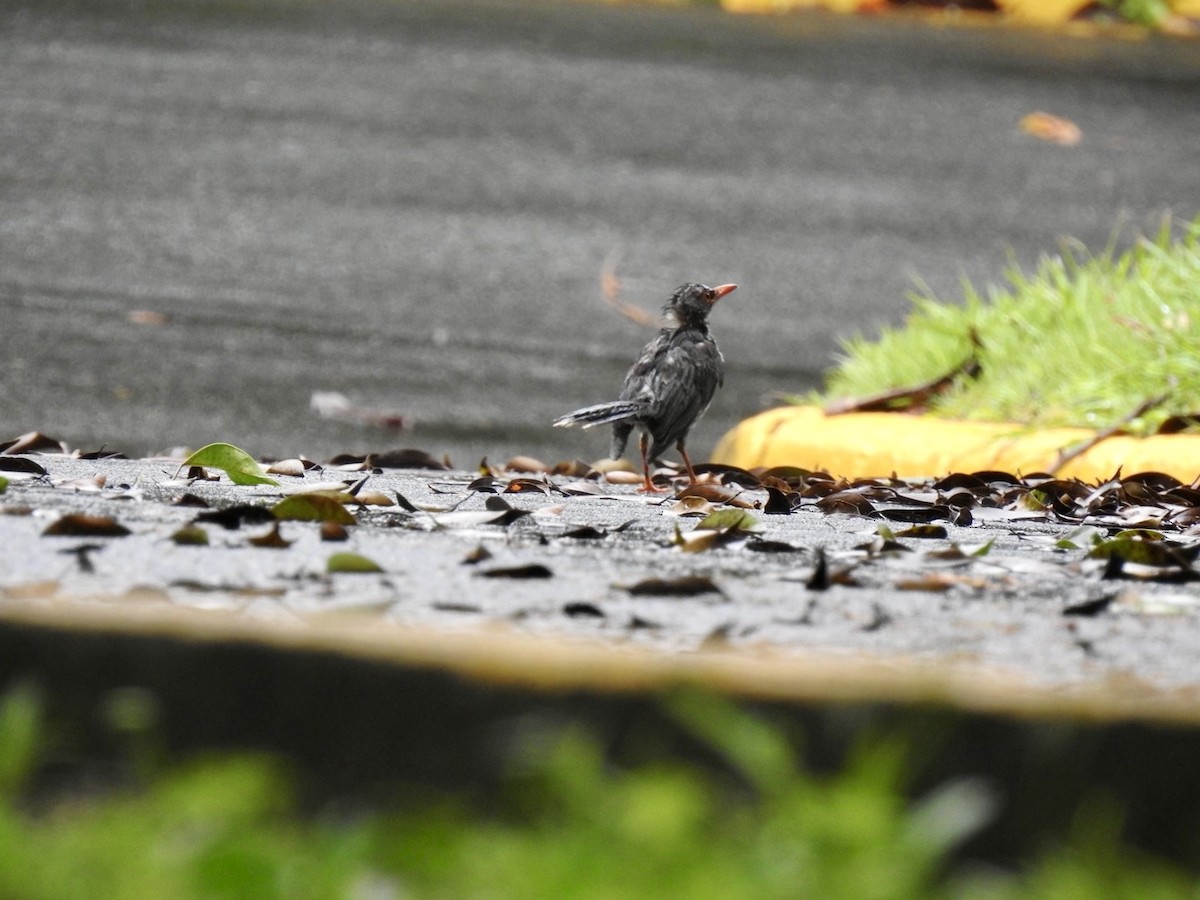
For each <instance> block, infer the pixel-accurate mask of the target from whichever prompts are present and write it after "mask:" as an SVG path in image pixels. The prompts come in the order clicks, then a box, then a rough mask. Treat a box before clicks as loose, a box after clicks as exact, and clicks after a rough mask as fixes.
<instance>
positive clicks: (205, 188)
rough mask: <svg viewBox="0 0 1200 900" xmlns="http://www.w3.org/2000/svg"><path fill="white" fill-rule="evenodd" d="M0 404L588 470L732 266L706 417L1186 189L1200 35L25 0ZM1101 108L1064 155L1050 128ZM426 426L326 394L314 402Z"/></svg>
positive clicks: (703, 428)
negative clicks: (858, 336) (574, 464)
mask: <svg viewBox="0 0 1200 900" xmlns="http://www.w3.org/2000/svg"><path fill="white" fill-rule="evenodd" d="M0 83H3V84H4V90H3V91H0V311H2V313H3V326H2V327H0V426H2V427H3V434H2V435H0V436H3V437H12V436H15V435H16V434H19V433H21V432H24V431H27V430H31V429H35V428H37V429H41V430H43V431H46V432H49V433H52V434H56V435H57V436H59V437H62V438H64V439H66V440H68V441H69V442H70V443H71V444H72V445H73V446H83V447H91V448H94V447H97V446H100V445H107V446H109V447H114V448H118V449H121V450H124V451H125V452H127V453H129V454H131V455H146V454H151V453H157V452H160V451H162V450H164V449H165V448H168V447H175V446H181V445H182V446H192V447H195V446H199V445H201V444H205V443H207V442H209V441H212V440H227V441H231V442H233V443H236V444H239V445H241V446H244V447H246V448H247V449H249V450H251V451H252V452H254V453H255V454H260V455H275V456H279V455H291V454H296V453H304V454H307V455H308V456H311V457H313V458H317V459H321V458H326V457H328V456H329V455H330V454H332V453H334V452H338V451H347V450H378V449H382V448H385V447H389V446H396V445H415V446H419V447H422V448H424V449H427V450H429V451H431V452H433V453H434V454H436V455H439V456H440V455H442V454H449V455H450V457H451V458H452V459H453V460H454V462H455V463H456V464H458V465H459V466H463V467H471V466H473V465H474V464H475V463H476V461H477V460H478V458H479V457H481V456H489V457H490V458H493V459H505V458H507V457H508V456H511V455H513V454H516V453H531V454H534V455H537V456H541V457H543V458H547V459H558V458H569V457H575V456H578V457H582V458H585V459H592V458H595V457H596V456H597V455H599V453H600V452H601V451H602V450H603V444H604V440H603V438H602V437H599V438H597V437H596V436H595V435H592V434H581V433H577V432H564V431H561V430H554V429H552V428H550V427H549V423H550V422H551V421H552V420H553V418H554V417H555V416H557V415H559V414H561V413H563V412H565V411H567V410H570V409H574V408H576V407H579V406H581V405H584V404H586V403H589V402H595V401H599V400H603V399H606V398H608V397H610V396H612V395H613V394H614V393H615V392H616V390H617V388H618V385H619V383H620V379H621V377H622V375H623V373H624V370H625V368H626V367H627V365H628V364H629V362H630V361H631V360H632V359H633V358H634V357H635V356H636V353H637V350H638V349H639V348H640V346H641V345H642V343H644V341H645V340H646V339H647V337H648V335H647V333H646V332H645V331H644V330H643V329H642V328H640V327H639V326H637V325H635V324H633V323H632V322H630V321H628V320H626V319H624V318H621V317H620V316H618V315H616V314H615V313H614V312H613V311H612V310H611V309H610V308H608V307H607V306H606V305H605V304H604V302H603V301H602V299H601V294H600V289H599V285H600V276H601V273H602V271H603V270H604V269H605V267H606V264H613V265H614V266H615V271H616V273H617V275H618V276H619V278H620V279H621V282H622V285H623V291H622V295H621V296H622V299H623V300H626V301H628V302H631V303H635V304H638V305H640V306H643V307H647V308H655V307H657V306H658V305H659V304H661V303H662V302H663V301H664V300H665V299H666V297H667V296H668V294H669V292H670V290H671V289H672V288H673V287H674V286H675V285H676V284H678V283H680V282H682V281H685V280H710V281H714V282H724V281H734V282H737V283H739V284H740V285H741V288H740V289H739V291H738V293H737V294H736V299H733V298H731V301H732V302H731V303H730V304H729V306H728V307H727V308H725V309H721V310H719V311H718V314H717V315H716V316H715V317H714V322H713V325H714V330H715V332H716V334H717V335H718V337H719V339H720V341H721V345H722V347H723V349H724V351H725V354H726V357H727V360H728V373H729V374H728V378H727V383H726V387H725V389H724V390H723V391H722V392H721V393H719V394H718V397H717V400H716V402H715V404H714V406H713V408H712V409H711V410H710V412H709V415H708V416H707V418H706V419H704V420H703V421H702V422H701V424H700V426H699V428H698V430H697V432H696V435H695V438H694V441H693V446H694V448H695V450H696V456H697V457H700V456H702V455H703V454H704V453H705V452H706V450H707V449H708V448H710V447H711V446H712V443H713V442H714V440H715V439H716V437H717V436H718V435H720V434H721V433H722V432H724V431H725V430H726V429H727V428H729V427H730V426H732V425H733V424H734V423H735V422H736V421H738V420H739V419H740V418H742V417H744V416H746V415H749V414H751V413H753V412H755V411H757V410H758V409H760V408H762V407H763V405H764V404H767V403H770V402H771V401H770V394H771V392H772V391H776V390H785V391H796V390H804V389H806V388H809V387H812V386H813V385H815V384H816V383H817V380H818V378H819V373H820V371H821V370H822V369H823V368H825V367H826V366H827V365H829V364H830V363H831V361H832V360H833V359H834V357H835V355H836V352H837V340H838V337H839V336H841V335H846V334H848V333H850V332H853V331H856V330H863V331H866V332H871V331H873V330H874V329H875V328H876V327H877V326H878V325H879V324H880V323H884V322H888V323H894V322H897V321H899V320H900V319H901V318H902V317H903V315H904V313H905V310H906V308H907V300H906V299H905V294H906V292H907V291H908V290H909V289H910V288H911V286H912V285H913V282H914V278H920V279H923V280H924V281H925V282H927V283H928V284H929V285H930V286H931V287H932V288H933V289H935V290H936V291H938V292H939V293H941V294H943V295H945V296H948V297H952V296H954V295H955V292H956V288H957V285H958V282H959V279H960V278H961V277H963V276H967V277H970V278H971V279H973V280H975V281H976V282H979V283H985V282H995V281H998V280H1000V279H1001V278H1002V273H1003V269H1004V267H1005V265H1006V264H1007V262H1008V259H1009V255H1010V254H1011V255H1012V256H1014V257H1015V258H1016V259H1018V260H1020V261H1022V262H1023V263H1026V264H1028V263H1030V262H1032V260H1034V259H1035V258H1036V256H1037V254H1039V253H1041V252H1047V251H1053V250H1054V249H1055V248H1056V246H1057V242H1058V241H1059V239H1060V238H1062V237H1064V236H1071V237H1073V238H1076V239H1079V240H1081V241H1082V242H1084V243H1085V244H1087V245H1089V246H1091V247H1093V248H1099V247H1102V246H1103V245H1104V244H1105V243H1106V242H1107V241H1108V240H1109V238H1110V236H1111V235H1112V234H1113V232H1114V229H1118V228H1124V229H1126V231H1125V233H1126V234H1128V233H1129V231H1130V230H1131V229H1137V228H1147V227H1149V228H1153V227H1156V226H1157V223H1158V222H1159V220H1160V218H1161V217H1162V216H1163V215H1164V214H1165V213H1167V212H1172V213H1174V215H1176V216H1177V217H1179V218H1182V219H1189V218H1192V217H1194V216H1195V215H1196V214H1197V213H1198V212H1200V167H1197V166H1196V165H1195V136H1196V135H1197V134H1200V103H1197V102H1196V101H1197V99H1198V96H1200V50H1198V49H1197V46H1196V44H1195V43H1194V42H1192V43H1189V42H1169V41H1157V40H1155V41H1147V42H1140V43H1127V42H1119V43H1118V42H1104V41H1089V40H1078V39H1069V38H1064V37H1061V36H1038V35H1034V34H1030V33H1004V32H999V31H995V30H992V29H982V30H972V29H938V28H930V27H927V26H925V25H920V24H913V23H909V22H895V21H877V20H872V19H861V18H852V17H851V18H846V17H829V16H823V15H816V14H813V15H805V16H797V17H783V18H759V17H732V16H726V15H723V14H721V13H719V12H718V11H716V10H714V9H696V10H675V9H657V8H644V7H639V6H636V5H630V6H608V5H595V6H593V5H590V4H575V3H571V4H558V3H551V4H543V3H520V4H510V3H487V4H483V3H480V4H473V3H459V2H437V3H433V2H422V0H415V2H405V3H383V2H379V3H376V2H362V0H351V2H339V3H336V4H333V3H329V4H315V5H314V4H292V3H280V2H269V0H252V2H249V3H237V4H225V3H217V4H214V3H211V2H191V0H182V2H167V0H149V2H137V3H133V2H128V3H127V2H119V0H99V2H87V3H82V2H79V3H76V2H70V0H38V2H22V0H18V2H9V3H6V4H5V5H4V10H3V11H2V12H0ZM1035 110H1045V111H1047V112H1051V113H1055V114H1058V115H1062V116H1066V117H1068V118H1070V119H1072V120H1073V121H1075V122H1077V123H1078V125H1079V126H1080V127H1081V129H1082V132H1083V140H1082V142H1081V143H1080V145H1079V146H1077V147H1071V148H1067V147H1060V146H1055V145H1052V144H1047V143H1044V142H1041V141H1038V140H1036V139H1034V138H1032V137H1030V136H1028V135H1025V134H1022V133H1021V132H1020V131H1019V129H1018V127H1017V123H1018V121H1019V120H1020V119H1021V117H1022V116H1024V115H1025V114H1027V113H1029V112H1032V111H1035ZM319 391H334V392H340V393H343V394H345V395H346V396H348V397H349V398H350V400H351V402H352V403H353V404H355V405H358V406H361V407H366V408H370V409H374V410H384V411H394V412H396V413H398V414H401V415H403V416H404V417H406V419H407V422H408V424H409V430H408V431H407V432H405V433H402V434H396V433H393V432H389V431H385V430H381V429H376V428H371V427H365V426H361V425H355V424H347V423H344V422H341V421H337V420H330V419H324V418H320V417H318V416H317V415H315V414H314V413H313V412H311V411H310V398H311V396H312V394H313V393H314V392H319Z"/></svg>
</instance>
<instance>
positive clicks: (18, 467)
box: [0, 456, 48, 475]
mask: <svg viewBox="0 0 1200 900" xmlns="http://www.w3.org/2000/svg"><path fill="white" fill-rule="evenodd" d="M0 472H20V473H22V474H25V475H46V474H48V473H47V472H46V470H45V469H43V468H42V467H41V466H39V465H38V464H37V463H35V462H34V461H33V460H32V459H24V458H22V457H20V456H0Z"/></svg>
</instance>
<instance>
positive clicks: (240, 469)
mask: <svg viewBox="0 0 1200 900" xmlns="http://www.w3.org/2000/svg"><path fill="white" fill-rule="evenodd" d="M186 466H204V467H205V468H208V469H220V470H221V471H222V472H224V473H225V474H226V475H228V476H229V480H230V481H232V482H233V483H234V484H243V485H250V484H269V485H272V486H274V487H278V486H279V482H278V481H276V480H275V479H274V478H268V477H267V476H266V475H264V474H263V473H262V466H260V465H259V464H258V461H257V460H255V458H254V457H253V456H251V455H250V454H249V453H247V452H246V451H245V450H243V449H241V448H240V447H235V446H233V444H224V443H220V442H218V443H215V444H209V445H208V446H206V447H201V448H200V449H199V450H197V451H196V452H195V453H193V454H192V455H191V456H189V457H188V458H187V459H185V460H184V461H183V465H182V466H180V468H181V469H182V468H184V467H186Z"/></svg>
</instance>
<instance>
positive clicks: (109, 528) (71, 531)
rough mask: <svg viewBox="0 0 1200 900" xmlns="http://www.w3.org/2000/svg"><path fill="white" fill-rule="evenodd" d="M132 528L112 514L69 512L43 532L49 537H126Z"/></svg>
mask: <svg viewBox="0 0 1200 900" xmlns="http://www.w3.org/2000/svg"><path fill="white" fill-rule="evenodd" d="M131 533H132V532H130V530H129V529H128V528H126V527H125V526H124V525H121V524H120V523H119V522H117V520H116V519H114V518H112V517H111V516H91V515H86V514H84V513H67V514H66V515H65V516H63V517H62V518H60V519H59V520H58V521H57V522H54V523H52V524H50V525H49V526H47V528H46V530H45V531H43V532H42V534H43V535H45V536H47V537H125V536H126V535H128V534H131Z"/></svg>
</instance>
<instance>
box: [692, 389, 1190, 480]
mask: <svg viewBox="0 0 1200 900" xmlns="http://www.w3.org/2000/svg"><path fill="white" fill-rule="evenodd" d="M1091 436H1092V432H1090V431H1088V430H1086V429H1082V428H1055V429H1046V430H1030V429H1027V428H1026V427H1024V426H1021V425H1011V424H1005V423H994V422H955V421H949V420H946V419H935V418H931V417H926V416H908V415H903V414H900V413H850V414H847V415H839V416H826V415H825V414H824V413H823V412H822V411H821V410H820V409H818V408H817V407H813V406H783V407H779V408H776V409H771V410H768V411H766V412H764V413H761V414H759V415H757V416H754V417H753V418H750V419H747V420H746V421H744V422H742V423H741V424H740V425H738V426H737V427H736V428H734V429H733V430H732V431H730V432H729V433H728V434H726V435H725V436H724V437H723V438H722V439H721V440H720V442H718V444H717V446H716V449H715V450H714V451H713V454H712V460H713V462H718V463H725V464H728V465H735V466H741V467H742V468H746V469H753V468H755V467H757V466H785V465H786V466H800V467H802V468H806V469H826V470H828V471H829V472H831V473H832V474H834V475H842V476H846V477H848V478H858V477H869V476H886V475H891V474H893V473H894V474H896V475H898V476H900V477H902V478H919V477H922V476H939V475H946V474H949V473H950V472H976V471H981V470H985V469H1000V470H1003V471H1006V472H1012V473H1015V474H1031V473H1034V472H1045V471H1048V470H1049V469H1050V467H1051V466H1053V465H1054V462H1055V461H1056V459H1057V457H1058V454H1059V452H1060V451H1061V450H1063V449H1064V448H1069V447H1071V446H1073V445H1076V444H1079V443H1080V442H1081V441H1085V440H1087V439H1088V438H1090V437H1091ZM1118 469H1121V470H1122V471H1123V472H1124V474H1125V475H1132V474H1134V473H1136V472H1148V471H1155V472H1166V473H1169V474H1171V475H1174V476H1175V477H1176V478H1179V479H1180V480H1182V481H1184V482H1189V483H1190V482H1191V481H1192V480H1193V479H1195V478H1197V477H1198V476H1200V435H1182V434H1180V435H1162V436H1157V437H1151V438H1133V437H1123V436H1122V437H1110V438H1107V439H1106V440H1104V441H1101V442H1100V443H1099V444H1097V445H1096V446H1094V447H1092V448H1091V449H1089V450H1088V451H1087V452H1086V453H1084V454H1083V455H1081V456H1079V457H1077V458H1075V459H1073V460H1072V461H1070V462H1068V463H1067V464H1066V465H1065V466H1064V467H1063V468H1062V469H1061V470H1060V471H1059V473H1058V474H1059V475H1061V476H1062V477H1065V478H1079V479H1082V480H1084V481H1100V480H1103V479H1106V478H1108V477H1109V476H1111V475H1112V474H1113V473H1115V472H1116V471H1117V470H1118Z"/></svg>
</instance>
